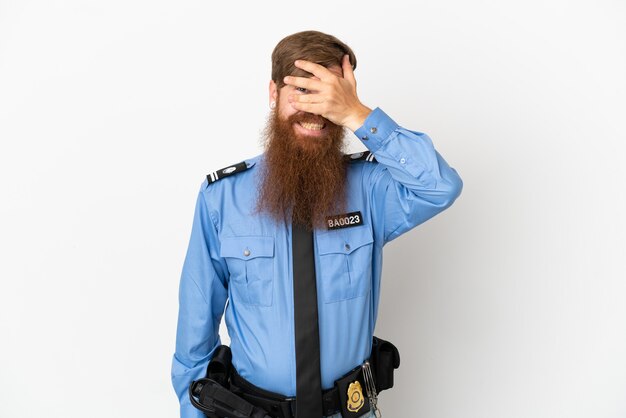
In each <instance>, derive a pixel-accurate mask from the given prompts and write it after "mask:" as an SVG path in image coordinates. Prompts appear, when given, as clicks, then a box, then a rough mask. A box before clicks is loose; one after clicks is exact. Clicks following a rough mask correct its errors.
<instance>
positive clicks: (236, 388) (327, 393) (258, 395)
mask: <svg viewBox="0 0 626 418" xmlns="http://www.w3.org/2000/svg"><path fill="white" fill-rule="evenodd" d="M368 361H370V364H371V358H370V360H368ZM355 380H359V381H360V382H361V385H362V387H363V388H365V383H364V379H363V372H362V367H361V365H358V366H357V367H355V368H354V369H352V370H350V371H349V372H348V373H346V374H345V375H344V376H342V377H341V378H340V379H338V380H337V381H336V382H335V386H333V387H332V388H331V389H326V390H324V391H322V412H323V414H324V416H329V415H333V414H336V413H337V412H340V411H341V409H342V408H341V403H342V398H343V397H342V396H340V395H339V390H340V388H345V387H347V385H348V384H349V383H350V382H354V381H355ZM230 390H231V391H232V392H233V393H236V394H238V395H239V396H241V397H242V398H244V399H246V400H247V401H248V402H250V403H252V404H253V405H256V406H259V407H261V408H263V409H265V410H266V411H267V412H268V413H269V414H270V415H271V416H274V417H277V418H293V417H295V416H296V414H295V412H296V397H295V396H294V397H286V396H283V395H281V394H278V393H275V392H270V391H267V390H265V389H262V388H260V387H258V386H255V385H254V384H252V383H250V382H249V381H248V380H246V379H244V378H243V377H242V376H240V375H239V373H237V371H236V370H235V368H234V367H233V368H232V369H231V375H230ZM363 390H364V389H363ZM368 411H369V403H368V401H367V398H365V404H364V407H363V409H361V410H360V411H359V413H358V414H357V415H356V416H359V415H361V414H363V413H365V412H368Z"/></svg>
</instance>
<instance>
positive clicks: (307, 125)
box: [300, 122, 324, 131]
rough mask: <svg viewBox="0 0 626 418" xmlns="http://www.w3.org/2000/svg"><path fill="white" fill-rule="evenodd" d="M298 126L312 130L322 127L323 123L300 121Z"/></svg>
mask: <svg viewBox="0 0 626 418" xmlns="http://www.w3.org/2000/svg"><path fill="white" fill-rule="evenodd" d="M300 126H302V127H304V128H306V129H310V130H314V131H319V130H320V129H322V128H323V127H324V125H323V124H319V123H306V122H300Z"/></svg>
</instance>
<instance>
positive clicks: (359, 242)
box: [317, 225, 374, 255]
mask: <svg viewBox="0 0 626 418" xmlns="http://www.w3.org/2000/svg"><path fill="white" fill-rule="evenodd" d="M372 242H374V237H373V236H372V231H371V229H370V228H369V226H368V225H361V226H357V227H352V228H343V229H338V230H334V231H324V232H320V233H319V234H318V235H317V243H318V250H319V254H320V255H321V254H331V253H341V254H350V253H351V252H353V251H354V250H356V249H357V248H360V247H362V246H364V245H367V244H370V243H372Z"/></svg>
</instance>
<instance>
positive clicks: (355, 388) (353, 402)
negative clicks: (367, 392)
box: [348, 380, 365, 412]
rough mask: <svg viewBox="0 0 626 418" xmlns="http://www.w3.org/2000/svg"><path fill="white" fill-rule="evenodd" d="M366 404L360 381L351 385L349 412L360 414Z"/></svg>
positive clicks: (349, 389)
mask: <svg viewBox="0 0 626 418" xmlns="http://www.w3.org/2000/svg"><path fill="white" fill-rule="evenodd" d="M364 403H365V400H364V399H363V390H362V389H361V383H360V382H359V381H358V380H356V381H354V382H353V383H350V386H348V411H350V412H358V411H359V409H361V407H363V404H364Z"/></svg>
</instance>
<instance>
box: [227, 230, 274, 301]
mask: <svg viewBox="0 0 626 418" xmlns="http://www.w3.org/2000/svg"><path fill="white" fill-rule="evenodd" d="M220 256H221V257H224V259H225V260H226V264H227V265H228V270H229V272H230V287H231V292H232V293H231V297H232V298H233V302H235V303H237V302H240V303H244V304H247V305H257V306H272V294H273V283H274V237H267V236H237V237H224V238H222V240H221V248H220Z"/></svg>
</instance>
